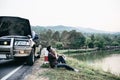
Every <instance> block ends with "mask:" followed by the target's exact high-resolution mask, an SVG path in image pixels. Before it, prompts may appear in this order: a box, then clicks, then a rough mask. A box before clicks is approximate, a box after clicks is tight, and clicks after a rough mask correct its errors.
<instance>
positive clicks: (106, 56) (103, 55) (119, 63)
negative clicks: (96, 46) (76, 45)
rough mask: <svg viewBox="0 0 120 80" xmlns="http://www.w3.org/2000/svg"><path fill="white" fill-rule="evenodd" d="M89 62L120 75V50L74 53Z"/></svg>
mask: <svg viewBox="0 0 120 80" xmlns="http://www.w3.org/2000/svg"><path fill="white" fill-rule="evenodd" d="M73 57H76V58H77V59H79V60H82V61H85V62H86V63H87V64H89V65H91V66H93V67H98V68H101V69H103V70H104V71H107V72H111V73H113V74H116V75H120V51H113V52H105V51H104V52H96V53H89V54H82V55H79V56H78V55H77V56H76V55H74V56H73Z"/></svg>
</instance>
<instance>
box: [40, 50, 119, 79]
mask: <svg viewBox="0 0 120 80" xmlns="http://www.w3.org/2000/svg"><path fill="white" fill-rule="evenodd" d="M64 52H65V51H64ZM67 64H68V65H70V66H72V67H74V68H76V69H79V72H74V71H68V70H66V69H63V68H55V69H51V68H49V70H47V71H45V72H44V73H43V74H42V75H43V76H45V77H49V79H50V80H120V77H119V76H116V75H114V74H111V73H109V72H104V71H103V70H101V69H97V68H94V67H92V66H89V65H87V63H85V62H84V61H81V60H79V59H77V58H76V57H73V56H68V57H67ZM42 67H45V68H46V65H43V66H42ZM47 67H48V66H47Z"/></svg>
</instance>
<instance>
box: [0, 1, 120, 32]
mask: <svg viewBox="0 0 120 80" xmlns="http://www.w3.org/2000/svg"><path fill="white" fill-rule="evenodd" d="M0 16H18V17H23V18H27V19H29V20H30V23H31V25H33V26H36V25H39V26H55V25H65V26H73V27H85V28H93V29H97V30H104V31H111V32H120V0H0Z"/></svg>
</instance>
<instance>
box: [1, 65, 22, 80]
mask: <svg viewBox="0 0 120 80" xmlns="http://www.w3.org/2000/svg"><path fill="white" fill-rule="evenodd" d="M22 67H23V65H21V66H19V67H17V68H16V69H14V70H13V71H12V72H10V73H8V74H7V75H6V76H4V77H3V78H1V79H0V80H6V79H8V78H9V77H10V76H12V75H13V74H14V73H15V72H16V71H18V70H19V69H20V68H22Z"/></svg>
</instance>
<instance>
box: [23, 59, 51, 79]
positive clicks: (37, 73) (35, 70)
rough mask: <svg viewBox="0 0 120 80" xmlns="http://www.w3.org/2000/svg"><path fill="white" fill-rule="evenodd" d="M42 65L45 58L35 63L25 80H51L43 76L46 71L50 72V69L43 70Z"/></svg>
mask: <svg viewBox="0 0 120 80" xmlns="http://www.w3.org/2000/svg"><path fill="white" fill-rule="evenodd" d="M42 64H43V57H41V58H40V59H38V60H37V61H36V62H35V64H34V65H33V67H32V69H31V71H30V73H29V74H28V75H26V76H25V77H24V80H49V78H47V77H44V76H43V75H42V73H43V72H44V71H47V70H48V68H42V67H41V65H42Z"/></svg>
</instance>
